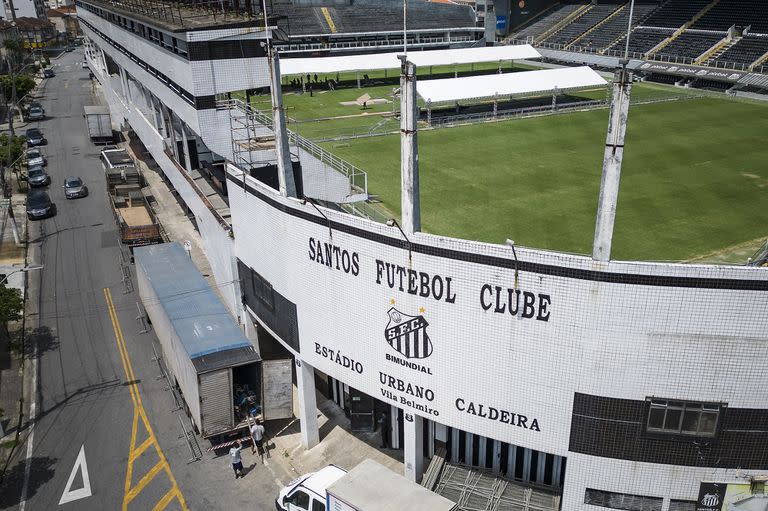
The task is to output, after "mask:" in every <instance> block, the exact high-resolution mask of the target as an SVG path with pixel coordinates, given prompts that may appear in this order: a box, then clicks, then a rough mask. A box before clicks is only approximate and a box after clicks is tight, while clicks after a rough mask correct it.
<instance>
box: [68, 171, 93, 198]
mask: <svg viewBox="0 0 768 511" xmlns="http://www.w3.org/2000/svg"><path fill="white" fill-rule="evenodd" d="M64 196H65V197H66V198H67V199H77V198H78V197H87V196H88V187H87V186H85V184H83V180H82V179H80V178H79V177H73V176H70V177H68V178H66V179H65V180H64Z"/></svg>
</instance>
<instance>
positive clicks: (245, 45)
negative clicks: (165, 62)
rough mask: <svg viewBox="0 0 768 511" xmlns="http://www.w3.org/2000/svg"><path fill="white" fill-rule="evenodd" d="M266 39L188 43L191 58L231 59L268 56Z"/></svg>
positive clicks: (194, 59) (193, 59)
mask: <svg viewBox="0 0 768 511" xmlns="http://www.w3.org/2000/svg"><path fill="white" fill-rule="evenodd" d="M263 44H265V43H264V41H257V40H255V39H240V40H235V41H195V42H189V43H187V51H188V52H189V60H192V61H199V60H230V59H247V58H259V57H266V56H267V52H266V50H265V49H264V46H262V45H263Z"/></svg>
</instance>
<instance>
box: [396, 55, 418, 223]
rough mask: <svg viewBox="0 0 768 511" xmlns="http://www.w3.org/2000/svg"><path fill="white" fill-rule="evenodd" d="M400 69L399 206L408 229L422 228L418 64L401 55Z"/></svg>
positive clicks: (403, 221)
mask: <svg viewBox="0 0 768 511" xmlns="http://www.w3.org/2000/svg"><path fill="white" fill-rule="evenodd" d="M398 58H399V59H400V61H401V63H402V64H401V69H400V190H401V191H400V209H401V210H402V217H401V220H402V225H403V229H404V230H405V232H407V233H408V234H413V233H414V232H418V231H420V230H421V201H420V198H419V146H418V140H417V138H416V133H417V127H418V126H417V123H418V108H417V106H416V66H415V65H414V64H413V63H412V62H408V59H407V57H406V56H405V55H399V56H398Z"/></svg>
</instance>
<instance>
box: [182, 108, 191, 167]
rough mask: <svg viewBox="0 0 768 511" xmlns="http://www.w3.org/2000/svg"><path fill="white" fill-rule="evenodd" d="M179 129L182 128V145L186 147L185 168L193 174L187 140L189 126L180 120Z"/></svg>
mask: <svg viewBox="0 0 768 511" xmlns="http://www.w3.org/2000/svg"><path fill="white" fill-rule="evenodd" d="M179 127H180V128H181V143H182V147H184V168H186V169H187V172H188V173H192V160H191V159H190V157H189V140H188V139H187V126H186V124H184V121H183V120H181V119H179Z"/></svg>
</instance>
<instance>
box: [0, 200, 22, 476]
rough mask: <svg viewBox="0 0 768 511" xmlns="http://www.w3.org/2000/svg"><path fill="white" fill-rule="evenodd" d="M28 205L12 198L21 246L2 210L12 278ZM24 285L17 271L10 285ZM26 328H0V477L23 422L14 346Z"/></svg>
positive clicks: (1, 235) (2, 239)
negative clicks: (7, 331) (0, 411)
mask: <svg viewBox="0 0 768 511" xmlns="http://www.w3.org/2000/svg"><path fill="white" fill-rule="evenodd" d="M25 202H26V195H25V194H20V193H15V194H13V196H12V197H11V204H12V206H13V211H14V216H15V217H16V224H17V228H18V231H19V236H20V238H21V240H22V244H21V245H17V244H16V242H15V240H14V237H13V231H12V230H11V225H10V220H9V218H8V210H7V209H5V208H2V209H0V229H1V231H0V273H3V274H5V275H10V273H11V272H13V271H16V270H17V269H18V268H23V267H24V264H25V255H26V246H25V244H24V240H25V239H26V234H27V233H26V227H27V222H26V210H25ZM24 282H25V280H24V273H21V272H18V273H15V274H14V275H11V276H10V278H9V279H8V283H7V285H8V286H9V287H15V288H17V289H21V291H22V294H23V293H24ZM23 325H24V323H23V322H17V323H11V324H9V325H8V330H9V331H10V332H9V334H10V335H7V334H6V333H5V332H3V329H2V328H0V409H2V415H0V425H2V432H3V433H4V434H5V436H2V438H0V477H1V474H3V473H4V472H5V467H6V464H7V462H8V459H9V458H10V456H11V455H12V454H13V452H14V449H15V446H16V441H17V434H18V433H19V430H18V427H19V423H20V420H21V417H20V416H19V414H20V413H21V409H20V406H19V405H20V404H21V398H22V392H23V380H24V371H23V361H22V357H23V353H21V352H20V351H19V348H18V347H12V343H13V342H14V341H16V340H17V338H18V336H19V334H20V333H21V329H22V328H24V326H23Z"/></svg>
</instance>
